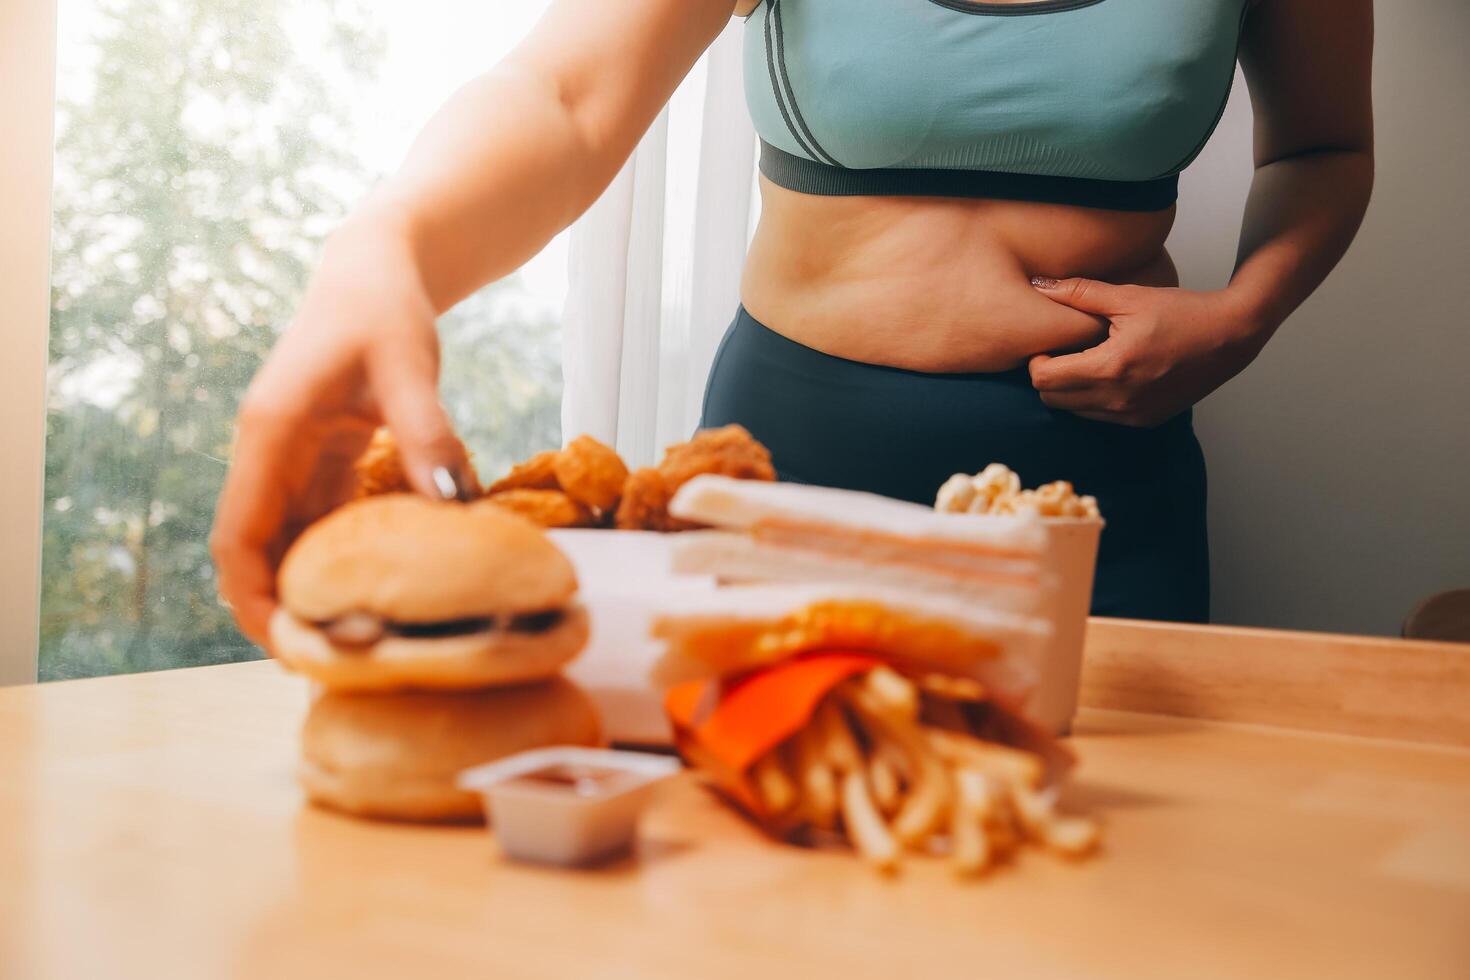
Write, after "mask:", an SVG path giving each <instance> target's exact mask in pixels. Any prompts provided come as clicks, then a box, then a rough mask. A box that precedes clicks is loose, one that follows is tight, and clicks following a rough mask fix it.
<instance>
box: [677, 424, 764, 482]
mask: <svg viewBox="0 0 1470 980" xmlns="http://www.w3.org/2000/svg"><path fill="white" fill-rule="evenodd" d="M658 469H659V472H660V473H662V474H663V478H664V482H665V483H666V484H667V485H668V489H669V494H670V495H671V496H672V495H673V493H674V491H676V490H678V489H679V488H680V487H681V486H683V485H684V484H685V483H686V482H688V481H689V480H690V479H692V478H693V477H696V476H698V475H699V474H701V473H718V474H720V475H722V476H729V477H734V478H736V479H739V480H774V479H776V470H775V467H773V466H772V465H771V453H770V450H768V449H766V447H765V446H762V445H761V444H760V443H759V442H756V440H755V437H754V436H752V435H751V434H750V432H748V431H747V430H746V429H745V427H744V426H741V425H727V426H724V427H722V428H719V429H702V430H700V431H699V432H696V433H695V434H694V438H693V439H690V440H689V441H688V442H682V443H678V444H677V445H673V446H670V447H669V448H668V450H667V451H666V452H665V453H664V461H663V462H662V463H660V464H659V467H658Z"/></svg>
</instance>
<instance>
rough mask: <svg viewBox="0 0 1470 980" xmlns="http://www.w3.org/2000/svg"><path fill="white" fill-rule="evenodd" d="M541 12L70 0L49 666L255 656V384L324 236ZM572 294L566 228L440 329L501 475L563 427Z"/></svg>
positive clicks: (64, 8)
mask: <svg viewBox="0 0 1470 980" xmlns="http://www.w3.org/2000/svg"><path fill="white" fill-rule="evenodd" d="M544 5H545V4H544V0H531V2H529V3H522V4H500V3H496V4H489V5H484V6H485V8H487V9H472V10H466V9H464V5H461V4H457V3H454V2H452V0H413V2H409V0H392V2H375V3H367V2H351V0H253V2H250V3H235V2H231V0H62V2H61V10H60V17H61V23H60V46H59V52H58V62H59V72H58V74H59V79H58V100H57V101H58V106H57V112H58V117H57V141H56V190H55V218H54V231H53V250H54V258H53V274H52V318H51V351H50V362H51V366H50V377H49V408H48V417H47V451H46V514H45V522H44V544H43V584H42V589H43V595H42V619H41V649H40V673H41V677H42V678H43V679H54V678H64V677H81V676H88V675H92V674H104V673H115V672H125V671H138V670H151V669H158V668H163V667H176V666H189V665H195V664H208V663H219V662H224V661H231V660H240V659H245V658H250V657H254V656H258V655H259V654H258V651H256V650H255V649H254V648H253V647H252V646H251V645H250V644H249V643H248V642H247V641H246V640H245V639H244V638H243V637H242V636H241V635H240V634H239V633H238V632H237V631H236V629H235V627H234V625H233V623H232V622H231V620H230V616H229V613H228V611H227V610H226V609H225V608H223V607H222V606H221V605H220V604H219V602H218V600H217V598H216V594H215V581H214V572H213V569H212V567H211V564H210V560H209V554H208V551H207V543H206V542H207V537H208V531H209V526H210V524H211V521H212V519H213V508H214V502H215V497H216V495H217V494H218V492H219V487H220V483H221V481H222V479H223V476H224V472H225V459H226V458H227V456H228V454H229V452H230V439H231V432H232V421H233V418H234V414H235V409H236V406H237V404H238V400H239V397H240V395H241V393H242V392H243V390H244V388H245V386H246V385H247V383H248V382H249V379H250V377H251V376H252V375H253V374H254V372H255V370H256V368H257V367H258V366H259V364H260V363H261V360H262V358H263V357H264V356H265V354H266V353H267V351H268V350H269V349H270V347H271V344H272V342H273V340H274V338H275V337H276V335H277V333H278V332H279V331H280V330H281V329H283V328H284V327H285V325H286V324H287V323H288V322H289V320H290V317H291V315H292V312H293V310H294V308H295V305H296V303H297V301H298V300H299V298H300V296H301V294H302V291H303V288H304V286H305V284H306V281H307V277H308V275H309V273H310V271H311V268H312V266H313V263H314V261H315V257H316V255H317V253H318V250H319V248H320V246H321V244H322V241H323V238H324V236H325V235H326V233H327V232H329V231H330V230H331V229H332V228H333V227H334V225H335V224H336V222H337V221H338V220H339V219H340V218H341V217H342V215H343V214H344V213H345V212H346V210H347V209H348V208H349V207H350V206H351V205H352V203H353V202H354V201H356V200H357V199H358V197H359V196H360V195H361V194H362V192H363V190H364V189H365V188H366V187H368V186H370V185H371V183H372V182H373V181H374V180H375V179H377V178H378V177H380V176H382V175H383V174H384V173H385V172H388V171H390V170H391V169H392V168H393V167H394V166H396V164H397V163H398V161H399V160H400V159H401V158H402V155H403V153H404V151H405V150H406V149H407V146H408V143H409V142H410V140H411V139H412V136H413V134H414V133H415V132H416V131H417V129H418V128H419V127H420V126H421V125H422V124H423V122H424V121H425V120H426V119H427V117H428V115H429V114H430V113H431V112H432V111H433V110H434V108H435V107H436V106H437V105H438V104H439V103H440V102H441V101H442V99H443V98H444V97H445V96H447V95H448V93H449V92H450V91H452V90H453V88H454V87H455V86H456V85H458V84H460V83H461V82H463V81H464V80H466V79H467V78H469V77H470V76H472V75H474V74H476V73H478V72H479V71H482V70H484V68H486V67H487V66H489V65H490V64H492V63H493V62H494V61H495V60H496V59H497V58H499V57H500V56H501V55H502V54H503V53H504V52H505V51H506V50H508V49H509V48H510V47H511V46H512V45H513V44H514V43H515V41H516V40H518V39H519V38H520V37H521V36H523V35H524V33H525V32H526V31H527V30H528V29H529V28H530V26H531V25H532V24H533V23H534V22H535V19H536V17H537V16H538V15H539V13H540V11H541V9H542V8H543V7H544ZM472 6H473V5H472ZM564 294H565V251H564V247H563V244H562V242H561V241H560V240H558V241H557V242H554V243H553V244H552V245H551V246H550V247H548V249H547V250H546V251H544V252H543V253H542V254H541V255H540V256H539V257H538V258H537V259H536V260H535V261H533V262H532V263H530V264H529V265H528V266H527V267H526V268H525V269H523V270H522V271H521V272H520V273H519V274H517V275H516V276H515V277H513V278H511V279H508V280H505V281H502V282H500V283H496V284H494V285H492V286H490V287H488V288H487V289H485V290H483V291H482V292H480V293H479V294H478V295H476V296H474V297H472V298H471V299H469V300H467V301H466V302H465V303H463V304H461V305H460V306H459V307H458V308H456V309H455V310H453V311H452V312H451V313H450V314H448V315H447V316H445V317H444V318H443V320H442V321H441V335H442V337H443V340H444V360H443V363H444V376H443V381H442V383H443V389H444V393H445V399H446V402H447V403H448V405H449V408H450V410H451V412H452V414H453V415H454V417H455V420H456V422H457V424H458V425H459V426H460V430H461V432H462V434H463V435H464V437H465V440H466V442H467V443H468V444H469V446H470V448H471V450H472V451H474V452H475V453H476V457H477V461H478V463H479V464H480V466H481V467H482V469H483V470H484V471H487V472H490V471H494V470H496V469H497V468H503V467H504V466H506V465H508V464H509V461H510V460H512V459H518V458H524V457H525V456H526V455H528V454H529V452H530V451H532V450H534V449H540V448H545V447H547V446H550V445H554V444H556V443H557V442H558V441H559V438H560V433H559V414H558V406H559V401H560V389H561V369H560V363H559V361H560V356H559V355H560V337H559V325H558V318H559V314H560V309H561V303H562V299H563V297H564Z"/></svg>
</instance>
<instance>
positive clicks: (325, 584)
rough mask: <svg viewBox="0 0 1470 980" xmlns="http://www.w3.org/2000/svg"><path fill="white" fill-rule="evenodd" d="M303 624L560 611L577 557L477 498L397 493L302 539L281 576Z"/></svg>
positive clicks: (337, 516)
mask: <svg viewBox="0 0 1470 980" xmlns="http://www.w3.org/2000/svg"><path fill="white" fill-rule="evenodd" d="M276 584H277V591H278V592H279V594H280V599H281V604H282V605H283V606H284V607H285V608H286V609H288V610H290V611H291V612H292V613H293V614H295V616H296V617H297V618H299V619H301V620H304V621H307V622H314V621H323V620H329V619H332V618H334V617H337V616H341V615H344V614H346V613H350V612H363V613H370V614H373V615H375V616H379V617H381V618H383V619H385V620H392V621H396V622H404V623H437V622H445V621H450V620H459V619H473V618H477V617H484V616H502V615H516V614H520V613H535V612H542V611H546V610H551V609H558V608H561V607H562V606H563V605H565V604H566V603H567V600H569V599H570V598H571V597H572V594H573V593H574V592H576V590H577V576H576V573H575V572H574V571H573V569H572V563H571V562H570V561H568V560H567V557H566V556H565V555H563V554H562V553H561V552H560V551H559V550H557V547H556V545H554V544H552V543H551V541H550V540H548V539H547V537H546V535H545V534H544V533H542V531H541V529H540V528H538V527H536V526H535V525H534V524H532V523H531V522H530V521H528V520H525V519H524V518H522V517H520V516H518V515H516V514H513V513H510V512H508V511H507V510H506V509H505V508H503V507H497V506H495V505H494V504H491V503H488V502H485V501H483V500H482V501H479V502H476V503H471V504H460V503H439V502H436V501H432V500H429V499H428V498H426V497H422V496H418V495H416V494H407V493H395V494H385V495H383V496H378V497H367V498H365V499H362V500H354V501H352V502H351V503H349V504H346V505H345V506H343V507H341V508H339V509H337V510H335V511H333V512H332V513H330V514H328V515H327V516H326V517H324V518H322V519H321V520H320V521H318V522H316V523H315V524H313V525H311V526H310V527H309V528H307V529H306V531H305V532H304V533H303V534H302V535H301V537H299V538H298V539H297V540H296V542H295V544H293V545H292V546H291V550H290V551H288V552H287V553H286V558H285V561H284V562H282V564H281V570H280V573H279V575H278V577H277V582H276Z"/></svg>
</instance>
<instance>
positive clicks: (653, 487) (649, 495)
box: [616, 466, 669, 531]
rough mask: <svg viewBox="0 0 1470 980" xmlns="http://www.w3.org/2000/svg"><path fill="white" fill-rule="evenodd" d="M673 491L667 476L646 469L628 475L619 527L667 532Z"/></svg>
mask: <svg viewBox="0 0 1470 980" xmlns="http://www.w3.org/2000/svg"><path fill="white" fill-rule="evenodd" d="M668 507H669V491H668V490H667V488H665V486H664V478H663V475H662V474H660V473H659V471H658V470H656V469H653V468H652V467H648V466H645V467H643V468H642V469H637V470H634V471H633V472H632V473H630V474H628V479H627V480H626V481H624V483H623V499H622V501H621V502H620V503H619V504H618V512H617V518H616V524H617V526H618V527H619V528H621V529H622V530H624V531H663V530H665V524H667V522H668V520H669V510H668Z"/></svg>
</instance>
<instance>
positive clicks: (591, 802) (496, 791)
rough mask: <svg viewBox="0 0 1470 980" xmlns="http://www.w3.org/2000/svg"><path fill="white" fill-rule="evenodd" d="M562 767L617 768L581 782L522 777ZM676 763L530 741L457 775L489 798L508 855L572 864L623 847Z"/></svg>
mask: <svg viewBox="0 0 1470 980" xmlns="http://www.w3.org/2000/svg"><path fill="white" fill-rule="evenodd" d="M558 767H567V768H570V769H577V768H583V767H585V768H588V769H595V770H607V771H611V772H612V773H614V774H615V775H612V776H609V777H608V778H607V779H605V780H602V781H598V782H591V781H589V782H588V783H587V784H586V785H581V786H568V785H553V784H549V783H538V782H534V781H532V780H530V779H524V778H523V777H528V776H530V775H531V774H533V773H536V772H538V771H540V770H543V769H554V768H558ZM679 769H680V763H679V760H678V759H674V758H670V757H667V756H660V755H650V754H648V753H643V752H623V751H618V750H615V749H588V748H581V747H578V746H564V747H556V748H547V749H533V750H532V751H530V752H521V753H519V754H517V755H513V756H509V757H508V758H505V759H500V760H497V761H495V762H491V763H488V764H486V765H483V766H476V767H475V768H473V769H466V770H465V771H464V772H462V773H460V774H459V778H458V780H457V782H458V784H459V786H460V788H461V789H465V790H469V791H471V792H475V793H479V794H480V795H481V797H482V798H483V799H484V801H485V816H486V818H487V820H488V823H489V825H490V827H491V828H492V829H493V832H494V834H495V836H496V839H497V840H498V841H499V842H500V847H501V850H502V851H504V852H505V854H506V855H507V856H509V857H512V858H515V859H516V860H520V861H533V862H537V863H540V864H560V865H569V866H570V865H579V864H590V863H593V862H596V861H598V860H601V859H604V858H608V857H612V856H613V855H615V854H618V853H620V852H621V851H624V850H626V849H627V848H628V847H629V845H631V844H632V842H633V838H634V835H635V834H636V832H637V829H638V817H639V814H641V813H642V812H643V808H644V807H645V805H646V804H647V803H648V801H649V798H650V797H651V796H652V794H653V790H654V788H655V786H657V784H658V783H660V782H662V781H663V780H665V779H667V778H669V777H670V776H672V775H674V774H675V773H676V772H678V771H679Z"/></svg>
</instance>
